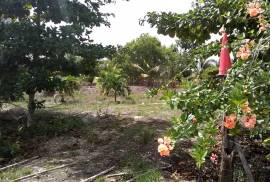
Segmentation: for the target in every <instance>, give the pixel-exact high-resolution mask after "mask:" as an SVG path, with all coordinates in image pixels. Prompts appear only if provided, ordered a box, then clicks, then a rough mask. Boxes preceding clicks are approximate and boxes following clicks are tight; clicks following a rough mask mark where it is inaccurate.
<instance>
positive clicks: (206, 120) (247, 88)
mask: <svg viewBox="0 0 270 182" xmlns="http://www.w3.org/2000/svg"><path fill="white" fill-rule="evenodd" d="M258 2H259V3H260V6H261V7H260V8H259V7H257V9H258V11H257V10H256V11H257V12H258V13H257V15H251V13H250V12H249V10H248V4H249V3H251V1H249V0H241V1H234V0H230V1H228V0H202V1H196V3H195V4H194V6H193V9H192V10H190V11H189V12H188V13H185V14H177V13H156V12H151V13H148V15H147V18H146V20H147V21H148V22H149V23H150V24H151V25H152V26H155V27H157V29H158V32H159V33H162V34H165V35H170V36H177V37H178V38H179V39H180V40H181V42H185V41H186V42H192V43H194V45H195V47H193V49H191V50H190V51H191V52H192V55H193V58H194V62H196V61H197V60H198V59H200V58H202V57H206V56H211V55H213V54H218V53H219V51H220V48H219V46H218V42H212V43H210V44H209V43H208V44H206V43H205V41H206V40H208V39H210V37H211V35H210V34H211V33H218V30H219V29H220V28H221V27H222V26H223V25H224V26H225V28H226V32H227V33H228V34H229V36H230V37H229V40H230V42H229V43H230V44H229V46H230V48H231V50H232V52H233V53H234V56H235V58H236V62H235V63H234V65H233V67H232V68H231V70H230V71H229V74H228V76H227V77H226V78H223V79H222V78H215V79H209V78H207V79H206V80H203V81H202V82H201V83H200V84H199V85H193V86H192V87H191V88H190V89H188V90H186V91H184V92H181V93H170V94H167V95H168V96H167V97H166V98H167V100H168V103H169V104H170V105H171V106H172V107H175V108H178V109H180V110H181V111H182V112H183V114H182V115H181V116H180V117H175V118H174V119H173V120H172V122H173V127H172V128H171V130H170V134H171V136H172V137H173V138H174V139H175V140H177V141H179V140H182V139H184V138H188V139H189V138H194V139H195V141H196V142H195V144H194V147H193V150H192V151H191V155H192V157H193V158H194V159H195V160H196V164H197V166H198V167H199V168H202V167H203V164H204V162H205V159H206V157H207V156H209V154H210V153H211V151H212V150H213V147H214V146H215V144H216V138H215V136H216V135H217V133H218V128H219V127H223V128H225V129H224V130H222V131H223V136H225V137H224V138H223V145H222V146H223V147H222V151H221V156H222V160H221V170H220V181H233V179H232V178H233V164H232V162H233V156H234V155H233V151H234V149H236V150H237V151H239V150H238V149H239V142H241V141H240V140H239V139H240V138H241V137H242V136H244V135H247V134H248V135H249V136H250V138H251V139H252V137H253V136H257V137H261V138H263V137H265V134H266V133H267V132H269V129H270V126H269V123H270V122H269V112H270V102H269V94H268V93H269V89H270V87H269V83H270V82H269V78H270V76H269V72H270V70H269V68H270V66H269V64H270V63H269V58H270V54H269V53H270V47H269V37H270V36H269V35H270V30H269V22H270V19H269V17H270V8H269V7H270V6H269V2H268V1H263V0H261V1H258ZM261 10H263V11H261ZM249 40H253V41H250V42H249ZM247 42H249V43H247ZM188 47H190V46H188ZM240 48H241V49H240ZM243 49H245V51H246V52H245V51H244V52H245V53H247V57H243V55H242V54H243ZM247 50H248V51H247ZM237 52H238V54H236V53H237ZM224 115H225V117H224ZM222 120H224V122H223V123H220V121H222ZM228 123H233V125H230V126H228ZM254 124H256V125H254ZM226 127H227V129H226ZM245 167H246V166H245ZM247 168H248V167H247ZM246 172H247V174H249V175H248V176H249V180H252V179H251V178H252V175H250V173H249V172H248V170H246ZM266 180H267V179H266Z"/></svg>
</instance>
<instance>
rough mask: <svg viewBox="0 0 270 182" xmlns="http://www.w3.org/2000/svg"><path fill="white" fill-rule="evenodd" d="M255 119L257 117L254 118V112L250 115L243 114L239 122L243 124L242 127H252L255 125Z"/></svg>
mask: <svg viewBox="0 0 270 182" xmlns="http://www.w3.org/2000/svg"><path fill="white" fill-rule="evenodd" d="M256 121H257V119H256V115H255V114H253V115H250V116H243V117H242V118H241V122H242V124H243V125H244V127H246V128H254V127H255V125H256Z"/></svg>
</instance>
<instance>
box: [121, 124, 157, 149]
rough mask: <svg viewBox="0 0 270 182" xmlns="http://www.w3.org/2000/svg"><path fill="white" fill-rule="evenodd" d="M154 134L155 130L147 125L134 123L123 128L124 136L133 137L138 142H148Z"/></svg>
mask: <svg viewBox="0 0 270 182" xmlns="http://www.w3.org/2000/svg"><path fill="white" fill-rule="evenodd" d="M154 136H155V130H154V129H153V128H151V127H149V126H145V125H143V124H141V125H134V126H132V127H130V128H127V129H126V130H124V137H125V138H128V139H134V140H135V141H136V142H139V143H140V144H144V145H145V144H148V143H149V142H150V141H151V140H152V139H153V138H154Z"/></svg>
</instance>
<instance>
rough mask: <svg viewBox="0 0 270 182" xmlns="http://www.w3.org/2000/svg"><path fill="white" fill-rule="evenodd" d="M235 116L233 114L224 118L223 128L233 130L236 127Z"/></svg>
mask: <svg viewBox="0 0 270 182" xmlns="http://www.w3.org/2000/svg"><path fill="white" fill-rule="evenodd" d="M236 118H237V117H236V114H235V113H233V114H231V115H229V116H226V117H225V121H224V126H225V127H226V128H228V129H233V128H235V125H236Z"/></svg>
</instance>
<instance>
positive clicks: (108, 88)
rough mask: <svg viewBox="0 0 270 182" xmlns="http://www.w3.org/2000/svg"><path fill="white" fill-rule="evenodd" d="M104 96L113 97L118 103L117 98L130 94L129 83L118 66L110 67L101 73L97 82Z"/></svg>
mask: <svg viewBox="0 0 270 182" xmlns="http://www.w3.org/2000/svg"><path fill="white" fill-rule="evenodd" d="M97 82H98V85H99V86H100V88H101V90H102V93H103V94H104V95H107V96H109V95H113V96H114V101H115V102H117V96H127V95H128V94H129V93H130V89H129V87H128V83H127V80H126V77H125V75H124V74H123V72H122V70H121V69H119V68H117V67H116V66H112V65H108V67H107V68H105V69H104V70H102V71H101V72H100V76H99V78H98V80H97Z"/></svg>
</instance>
